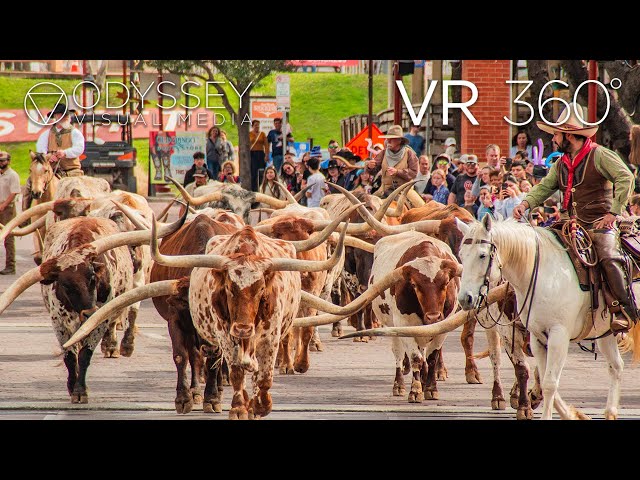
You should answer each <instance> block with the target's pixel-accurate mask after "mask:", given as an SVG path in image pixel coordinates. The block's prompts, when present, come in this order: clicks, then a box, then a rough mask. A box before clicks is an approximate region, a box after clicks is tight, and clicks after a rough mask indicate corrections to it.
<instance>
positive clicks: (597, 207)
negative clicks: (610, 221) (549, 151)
mask: <svg viewBox="0 0 640 480" xmlns="http://www.w3.org/2000/svg"><path fill="white" fill-rule="evenodd" d="M598 148H600V147H597V148H594V149H593V150H591V151H590V152H589V154H588V155H587V158H585V159H584V160H583V161H582V162H581V163H580V165H578V167H577V168H576V170H575V171H574V174H573V187H572V188H571V199H570V201H569V212H570V214H575V215H576V217H577V219H578V220H579V221H580V222H581V223H593V222H595V221H596V220H598V219H599V218H601V217H603V216H604V215H606V214H607V213H609V212H610V211H611V206H612V204H613V184H612V183H611V182H610V181H609V180H607V179H606V178H605V177H603V176H602V175H601V174H600V172H598V169H597V168H596V161H595V156H596V150H598ZM558 161H559V162H560V160H558ZM568 179H569V169H568V168H567V166H566V165H565V164H564V162H561V163H560V165H558V185H559V186H560V189H561V190H562V191H563V192H564V191H565V190H566V188H567V182H568Z"/></svg>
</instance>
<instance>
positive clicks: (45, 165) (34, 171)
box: [29, 151, 54, 200]
mask: <svg viewBox="0 0 640 480" xmlns="http://www.w3.org/2000/svg"><path fill="white" fill-rule="evenodd" d="M29 154H30V155H31V165H30V166H29V178H30V179H31V196H32V197H33V198H34V199H36V200H38V199H40V198H42V195H44V193H45V192H46V191H47V189H48V188H49V184H50V183H51V180H53V177H54V172H53V167H52V166H51V163H49V159H48V157H49V156H48V155H45V154H43V153H34V152H31V151H30V152H29Z"/></svg>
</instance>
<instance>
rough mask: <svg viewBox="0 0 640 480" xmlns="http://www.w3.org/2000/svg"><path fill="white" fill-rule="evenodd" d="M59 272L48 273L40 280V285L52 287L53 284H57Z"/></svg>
mask: <svg viewBox="0 0 640 480" xmlns="http://www.w3.org/2000/svg"><path fill="white" fill-rule="evenodd" d="M59 273H60V272H59V271H58V270H52V271H50V272H49V273H47V274H46V275H45V277H44V278H43V279H42V280H40V284H41V285H51V284H52V283H53V282H56V281H57V280H58V275H59Z"/></svg>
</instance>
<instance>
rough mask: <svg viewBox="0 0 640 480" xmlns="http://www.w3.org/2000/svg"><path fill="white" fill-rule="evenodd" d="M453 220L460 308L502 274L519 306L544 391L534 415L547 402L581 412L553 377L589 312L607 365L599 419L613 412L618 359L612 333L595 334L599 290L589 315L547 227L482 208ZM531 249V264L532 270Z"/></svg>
mask: <svg viewBox="0 0 640 480" xmlns="http://www.w3.org/2000/svg"><path fill="white" fill-rule="evenodd" d="M458 227H459V228H460V229H461V231H463V232H464V234H465V235H464V239H463V243H462V247H461V249H460V258H461V260H462V264H463V266H464V270H463V273H462V284H461V286H460V294H459V296H458V300H459V302H460V305H461V306H462V308H463V309H464V310H471V309H473V308H475V307H477V306H478V303H479V302H480V291H481V289H482V287H483V285H484V284H485V279H488V280H489V281H491V282H495V281H497V280H499V278H500V276H502V277H503V278H504V279H505V280H507V281H508V282H510V283H511V285H512V286H513V287H514V289H515V291H516V298H517V304H518V308H519V309H522V313H521V314H520V318H521V319H522V321H523V323H524V324H525V325H528V329H529V331H530V332H531V350H532V352H533V355H534V357H535V359H536V362H537V364H538V370H539V372H540V380H541V384H542V391H543V396H544V399H543V402H544V403H543V413H542V418H543V419H551V414H552V407H553V406H555V408H556V410H557V411H558V413H559V414H560V416H561V418H564V419H575V418H588V417H587V416H586V415H584V414H582V413H581V412H579V411H578V410H577V409H575V408H574V407H573V406H571V405H567V404H566V403H565V402H564V401H563V400H562V399H561V398H560V395H559V394H558V384H559V381H560V374H561V373H562V368H563V367H564V364H565V361H566V358H567V352H568V348H569V342H571V341H572V340H579V339H578V337H581V336H583V335H584V332H583V329H584V330H586V327H587V324H586V323H585V322H588V324H589V325H591V324H592V318H593V321H594V322H595V325H594V326H592V328H591V330H590V331H589V333H588V337H589V338H592V337H596V338H597V340H596V343H597V345H598V348H599V349H600V351H601V352H602V354H603V355H604V356H605V359H606V360H607V363H608V368H609V378H610V384H609V394H608V396H607V405H606V409H605V412H604V415H605V418H606V419H611V420H612V419H615V418H617V416H618V407H619V402H620V378H621V376H622V369H623V366H624V363H623V361H622V357H621V356H620V353H619V351H618V344H617V341H616V338H615V337H614V336H613V335H606V336H603V335H605V334H606V333H607V331H608V330H609V326H610V317H609V314H608V312H607V311H606V306H605V301H604V298H602V295H601V297H600V299H599V300H600V301H599V305H600V307H599V308H598V310H597V311H596V312H594V314H593V316H592V315H591V299H590V294H589V292H583V291H582V290H581V289H580V287H579V283H578V277H577V274H576V272H575V269H574V267H573V265H572V264H571V261H570V259H569V256H568V254H567V252H566V251H565V250H564V248H563V246H562V245H560V243H559V242H558V241H557V239H556V238H555V237H554V235H553V233H551V232H550V231H547V230H545V229H544V228H539V227H531V226H530V225H528V224H524V223H518V222H516V221H514V220H507V221H504V222H496V221H495V220H494V221H492V220H491V217H490V216H489V215H485V216H484V218H483V220H482V222H476V223H474V224H472V225H465V224H464V223H462V222H458ZM537 252H539V253H537ZM537 254H538V255H539V259H538V271H537V275H534V266H535V264H536V255H537ZM492 258H493V260H491V259H492ZM534 288H535V290H533V289H534ZM531 290H533V295H532V293H531ZM639 290H640V289H638V285H637V284H634V293H635V295H636V296H638V295H640V291H639ZM528 291H529V294H527V292H528ZM603 310H604V311H603ZM600 337H602V338H600ZM583 338H584V337H583Z"/></svg>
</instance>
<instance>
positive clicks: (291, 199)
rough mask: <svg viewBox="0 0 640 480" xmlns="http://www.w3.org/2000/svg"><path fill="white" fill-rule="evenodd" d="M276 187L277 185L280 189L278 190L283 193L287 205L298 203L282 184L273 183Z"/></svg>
mask: <svg viewBox="0 0 640 480" xmlns="http://www.w3.org/2000/svg"><path fill="white" fill-rule="evenodd" d="M274 183H275V184H276V185H278V186H279V187H280V190H282V191H283V192H284V194H285V195H286V197H287V200H288V201H289V203H290V204H291V203H298V201H297V200H296V199H295V198H294V196H293V195H291V192H290V191H289V190H288V189H287V187H285V186H284V185H283V184H281V183H280V182H274Z"/></svg>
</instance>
